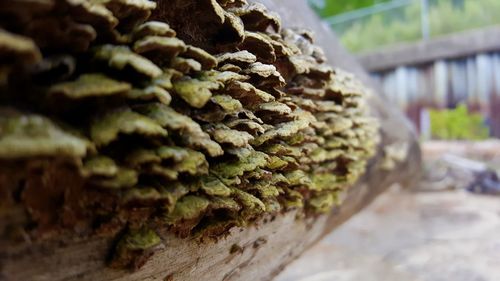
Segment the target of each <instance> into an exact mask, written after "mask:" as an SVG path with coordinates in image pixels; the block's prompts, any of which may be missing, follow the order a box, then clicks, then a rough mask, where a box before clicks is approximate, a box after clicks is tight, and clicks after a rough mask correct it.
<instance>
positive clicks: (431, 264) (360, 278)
mask: <svg viewBox="0 0 500 281" xmlns="http://www.w3.org/2000/svg"><path fill="white" fill-rule="evenodd" d="M439 145H441V144H439ZM431 146H432V145H431ZM445 147H453V146H445ZM499 147H500V146H499ZM434 148H435V147H433V149H434ZM424 151H426V153H425V154H426V155H428V151H429V146H428V145H427V146H426V147H424ZM431 151H433V152H432V155H433V156H436V154H435V151H434V150H431ZM497 151H500V149H499V150H497ZM441 152H442V151H441ZM469 152H470V151H469ZM427 158H428V157H427ZM327 280H328V281H379V280H382V281H417V280H418V281H420V280H421V281H498V280H500V197H498V196H488V195H478V194H473V193H469V192H467V191H465V190H464V189H452V190H450V189H444V190H439V191H429V190H427V191H418V190H412V191H409V190H402V189H401V188H399V187H392V188H391V189H390V190H389V191H388V192H386V193H385V194H383V195H381V196H380V197H379V198H377V199H376V200H375V202H373V203H372V204H371V205H370V206H369V207H368V208H366V209H365V210H363V211H362V212H360V213H359V214H358V215H356V216H355V217H353V218H352V219H351V220H349V221H348V222H347V223H345V224H344V225H343V226H341V227H340V228H338V229H337V230H336V231H335V232H333V233H331V234H330V235H328V236H327V237H325V238H324V239H323V240H322V241H321V242H320V243H318V244H317V245H315V246H314V247H313V248H311V249H309V250H308V251H307V252H306V253H305V254H304V255H303V256H302V257H301V258H300V259H298V260H296V261H295V262H294V263H292V264H290V265H289V266H288V267H287V268H286V269H285V271H284V272H282V273H281V274H280V275H279V276H278V277H277V278H276V279H275V281H327Z"/></svg>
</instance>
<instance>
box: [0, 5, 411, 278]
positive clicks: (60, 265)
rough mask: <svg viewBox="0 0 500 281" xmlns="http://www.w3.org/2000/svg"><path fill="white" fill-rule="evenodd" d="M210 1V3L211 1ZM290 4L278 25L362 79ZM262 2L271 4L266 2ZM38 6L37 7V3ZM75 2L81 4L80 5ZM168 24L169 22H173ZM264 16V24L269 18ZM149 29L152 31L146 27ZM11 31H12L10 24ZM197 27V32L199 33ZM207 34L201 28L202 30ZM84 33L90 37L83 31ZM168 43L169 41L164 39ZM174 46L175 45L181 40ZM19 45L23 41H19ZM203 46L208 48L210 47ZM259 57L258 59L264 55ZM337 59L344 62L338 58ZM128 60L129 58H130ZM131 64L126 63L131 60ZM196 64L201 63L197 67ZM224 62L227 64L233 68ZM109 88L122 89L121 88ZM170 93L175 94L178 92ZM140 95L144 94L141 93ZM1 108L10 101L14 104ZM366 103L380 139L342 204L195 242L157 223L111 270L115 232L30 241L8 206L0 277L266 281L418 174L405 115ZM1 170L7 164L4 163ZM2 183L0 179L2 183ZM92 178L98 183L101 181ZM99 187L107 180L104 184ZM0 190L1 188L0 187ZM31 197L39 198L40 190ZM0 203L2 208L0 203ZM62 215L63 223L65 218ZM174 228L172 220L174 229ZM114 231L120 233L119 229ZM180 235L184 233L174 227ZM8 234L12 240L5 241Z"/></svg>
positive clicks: (182, 64) (377, 101)
mask: <svg viewBox="0 0 500 281" xmlns="http://www.w3.org/2000/svg"><path fill="white" fill-rule="evenodd" d="M42 2H43V1H41V3H42ZM48 2H50V1H48ZM207 2H208V1H207ZM210 2H211V3H212V4H213V2H215V1H210ZM220 2H232V1H220ZM236 2H239V1H236ZM294 2H295V3H294V4H295V6H294V8H293V9H286V10H283V9H284V6H285V5H282V7H276V10H281V11H282V12H284V13H283V14H284V18H285V24H289V25H290V24H294V25H295V24H300V22H299V21H298V20H304V23H307V24H305V25H304V24H301V25H302V26H306V27H308V28H311V29H313V30H315V31H316V34H318V37H319V38H321V41H322V42H328V45H327V44H325V43H323V47H324V48H325V50H326V53H327V55H328V56H329V57H330V61H331V62H332V63H333V64H334V65H335V66H341V67H344V68H346V69H347V70H351V71H352V72H354V73H356V74H357V75H358V76H359V77H361V78H363V77H365V78H364V79H365V81H368V78H367V76H366V74H364V73H363V72H361V70H360V69H359V68H356V67H357V64H356V63H355V62H354V61H353V60H350V59H349V58H351V57H350V56H349V55H347V54H346V53H345V52H342V51H341V49H340V48H339V45H338V42H337V40H336V39H335V38H334V36H333V35H332V34H331V33H330V32H327V31H326V30H325V29H319V27H320V26H321V24H320V23H319V21H318V20H317V19H314V15H313V14H312V11H310V10H309V9H308V8H307V7H306V6H305V5H306V4H305V3H303V1H294ZM276 3H280V1H276ZM268 4H269V5H272V3H268ZM41 5H42V6H43V3H42V4H41ZM161 5H162V2H160V7H161ZM0 6H1V5H0ZM78 7H81V8H82V9H84V8H85V5H82V6H78ZM286 7H287V8H289V7H292V4H288V2H287V5H286ZM0 11H5V10H0ZM164 11H165V10H164ZM165 13H167V14H165V15H163V14H161V13H160V15H157V16H158V17H159V18H160V19H161V18H162V17H163V16H165V17H170V19H172V18H171V17H172V16H174V17H175V15H169V14H168V11H165ZM135 15H136V16H137V17H142V16H141V15H139V14H135ZM218 15H219V14H216V15H215V17H217V16H218ZM226 17H227V18H226V19H227V21H231V19H232V16H227V15H226ZM123 18H125V19H127V20H130V15H125V16H123ZM286 19H293V21H290V20H289V21H287V20H286ZM313 19H314V20H313ZM173 21H174V22H175V20H173ZM182 21H183V20H180V22H178V23H177V25H178V26H182V25H183V24H186V23H184V22H182ZM270 21H271V24H272V22H273V18H272V17H271V18H270ZM169 23H171V22H169ZM100 24H102V23H100ZM221 24H223V23H221ZM174 25H175V23H174ZM9 27H10V26H9ZM149 27H151V28H152V27H153V26H149ZM149 27H145V28H144V29H143V30H142V31H144V30H146V31H144V32H150V30H148V29H147V28H149ZM257 27H258V25H256V26H255V28H257ZM12 28H13V29H15V27H12ZM122 28H124V29H126V26H125V27H123V26H122ZM226 28H227V26H225V25H223V26H222V30H223V32H226V31H227V30H226ZM207 29H208V26H207ZM152 30H153V32H158V31H157V30H154V29H152ZM142 31H141V32H142ZM82 32H83V31H82ZM162 32H164V33H165V34H167V33H168V32H171V31H169V30H167V29H166V28H165V29H164V30H163V31H162ZM193 32H199V31H196V30H187V31H186V34H184V35H185V36H187V35H189V34H191V33H193ZM201 32H205V31H204V30H202V31H201ZM210 32H212V31H210ZM210 32H208V30H207V33H210ZM188 33H189V34H188ZM236 33H237V32H236ZM224 34H226V33H224ZM231 34H233V33H231ZM233 35H234V34H233ZM89 36H90V37H91V34H90V35H89ZM137 36H138V35H137ZM207 36H208V35H207ZM210 36H211V35H210ZM90 37H89V38H90ZM186 38H187V37H186ZM121 39H123V38H121ZM121 39H120V40H121ZM191 39H193V41H194V43H197V45H198V46H203V45H204V44H206V42H203V41H199V42H198V41H196V38H191ZM124 40H125V39H124ZM170 41H175V40H170ZM170 41H169V43H172V42H170ZM23 43H25V42H23ZM44 43H45V44H47V45H49V46H50V44H51V42H44ZM65 43H67V44H68V46H71V47H75V48H77V49H78V48H84V47H82V46H81V45H80V43H81V42H65ZM143 43H144V44H145V45H141V46H142V47H144V46H146V47H144V48H150V47H151V46H150V45H149V47H148V45H147V44H146V43H147V42H143ZM174 43H176V44H177V43H178V42H177V41H175V42H174ZM178 44H179V45H180V44H181V43H178ZM25 45H29V44H28V43H26V44H25ZM141 46H140V47H141ZM169 46H171V45H169ZM28 47H29V46H28ZM204 47H206V48H208V49H209V48H210V46H204ZM331 48H334V49H335V50H337V51H336V52H335V53H333V54H332V52H330V51H329V50H331ZM139 49H141V48H139ZM0 50H1V49H0ZM100 51H101V52H99V55H100V57H99V56H98V57H97V59H101V58H102V57H106V56H108V55H109V54H108V53H107V49H101V50H100ZM194 53H196V54H197V55H198V56H201V57H209V56H205V54H204V53H203V52H201V51H199V50H198V52H195V51H193V52H191V53H190V54H191V56H194V55H193V54H194ZM200 54H202V55H200ZM111 55H113V54H111ZM127 56H129V57H128V58H130V57H132V55H130V54H127ZM262 56H265V54H263V55H262ZM34 59H35V58H34ZM121 59H123V57H121ZM232 59H233V60H234V58H232ZM243 59H244V58H243ZM229 60H231V58H229ZM116 61H118V59H116V60H115V61H114V62H116ZM341 61H343V62H344V63H340V62H341ZM135 62H136V63H137V61H135ZM204 62H205V63H207V64H209V63H210V59H207V60H204ZM141 63H142V65H144V61H140V63H137V64H141ZM176 63H178V64H177V67H179V68H178V69H180V70H182V69H184V68H197V67H198V65H197V64H196V63H193V62H192V61H187V60H183V61H177V62H176ZM131 64H132V65H134V63H131ZM137 64H135V66H137ZM63 66H64V61H63ZM199 67H204V66H202V65H201V64H200V66H199ZM228 67H231V69H235V68H237V67H238V66H236V67H234V66H228ZM129 71H130V70H129ZM141 71H142V74H147V75H149V74H150V73H153V74H154V72H155V71H157V69H156V68H154V67H149V68H147V69H146V70H144V69H141ZM189 71H191V70H189ZM189 71H187V72H189ZM2 75H3V73H2ZM93 78H95V77H93ZM87 79H88V77H87ZM0 84H1V83H0ZM112 85H113V86H116V87H118V86H120V87H124V85H114V84H112ZM125 87H126V85H125ZM61 89H62V90H61ZM65 89H67V88H60V89H58V91H60V92H64V91H66V90H65ZM58 91H55V93H59V92H58ZM178 92H182V91H180V90H178ZM80 94H81V92H80ZM87 94H88V93H87ZM136 94H137V93H136ZM141 94H142V93H141ZM155 95H157V96H156V97H157V98H159V99H160V100H161V99H163V101H165V99H167V98H166V97H167V95H165V94H164V92H162V91H159V94H158V92H156V93H155ZM191 97H192V96H183V98H184V99H185V101H186V102H188V103H191V104H192V105H193V106H195V107H198V106H201V105H200V104H199V100H197V99H192V98H191ZM147 98H149V96H148V97H147ZM8 105H14V103H13V104H8ZM368 105H369V107H370V110H371V115H372V116H374V117H375V118H376V119H377V120H378V121H379V123H380V125H381V130H380V137H381V140H380V143H379V145H378V147H377V152H376V154H375V156H374V157H373V158H372V159H371V160H370V162H369V163H368V165H367V168H366V172H365V173H364V174H363V176H362V177H361V178H360V179H358V181H357V183H356V184H354V185H353V186H350V187H349V188H348V189H347V190H346V192H345V193H342V195H341V196H342V198H340V201H342V204H340V205H339V206H338V207H334V208H333V209H332V210H331V211H330V212H328V213H326V214H314V215H308V216H304V214H303V212H302V211H301V210H297V209H295V210H291V211H287V212H278V213H269V214H265V215H263V216H261V217H258V219H256V220H255V221H253V222H252V223H251V224H249V225H247V226H237V227H232V228H229V229H228V230H227V232H224V233H223V235H220V236H217V237H216V239H215V241H213V240H209V241H206V240H200V239H199V237H193V236H190V235H179V232H175V231H174V232H173V231H172V227H162V226H158V227H156V228H155V229H154V232H155V235H157V236H158V238H159V240H161V243H160V244H155V247H154V255H152V256H149V253H146V256H147V257H145V259H144V260H142V259H141V260H140V261H139V262H138V263H139V264H138V266H137V267H138V268H137V269H138V270H135V271H131V270H130V269H129V268H119V269H117V268H112V267H110V256H109V255H110V253H111V252H112V251H113V249H115V248H116V247H117V240H116V238H115V237H110V236H105V235H104V236H99V235H92V236H88V235H75V234H74V233H64V234H58V235H57V236H56V238H53V239H36V238H38V237H35V236H28V237H26V236H25V235H26V233H25V232H24V231H21V232H18V231H19V230H18V229H11V228H10V227H11V226H12V225H15V222H16V219H19V220H23V219H24V216H26V214H25V213H26V211H25V210H22V209H21V210H17V209H12V208H11V209H9V210H8V211H6V212H5V211H3V212H2V218H4V223H3V224H2V230H3V235H2V236H1V237H0V245H1V246H2V250H1V252H0V279H3V280H61V281H62V280H270V279H272V277H273V276H274V275H275V274H277V273H278V272H279V271H280V270H281V269H282V268H283V267H284V266H286V264H287V263H289V262H290V261H291V260H293V259H294V258H296V257H297V256H299V255H300V253H301V252H303V251H304V250H305V249H307V248H308V247H309V246H311V245H312V244H314V243H315V242H316V241H318V239H320V238H321V237H322V236H323V235H325V234H327V233H329V232H330V231H332V230H333V229H334V228H335V227H337V226H339V225H340V224H341V223H342V222H344V221H345V220H347V219H348V218H349V217H351V216H352V215H354V214H355V213H356V212H358V211H359V210H360V209H362V208H363V207H364V206H366V205H368V204H369V203H370V202H371V201H372V200H373V199H374V198H375V197H376V196H377V195H378V194H379V193H381V192H383V191H384V190H385V189H386V188H387V187H389V186H390V185H392V184H395V183H401V184H403V185H409V184H411V182H412V180H413V179H415V177H416V175H417V174H418V172H419V167H420V151H419V147H418V143H417V141H416V138H415V136H414V133H413V131H412V130H411V128H410V126H408V124H407V122H406V121H405V120H406V119H405V118H404V117H403V116H402V114H401V113H400V112H398V111H397V110H395V109H394V108H393V107H391V106H390V105H388V104H387V103H385V101H383V99H381V98H380V97H379V96H377V95H374V94H372V95H370V96H369V99H368ZM155 132H157V133H158V134H160V135H161V134H163V131H161V130H157V131H155ZM98 140H99V141H100V142H101V143H102V144H107V143H108V142H110V141H109V140H108V134H105V135H104V137H100V138H98ZM3 164H4V167H7V165H13V164H12V163H11V162H8V161H7V162H3ZM9 168H11V167H10V166H9ZM12 168H13V169H11V170H9V169H7V171H8V172H5V170H3V171H2V173H3V174H2V175H1V176H2V179H3V180H5V179H7V180H8V178H9V177H10V176H12V175H15V172H13V170H16V168H17V167H15V166H12ZM99 172H100V173H106V172H109V171H108V170H106V171H105V172H103V171H102V170H101V171H99ZM9 173H12V174H9ZM77 178H78V177H77V176H75V179H77ZM7 180H5V181H0V182H6V181H7ZM100 183H101V184H102V181H101V182H100ZM42 184H43V183H40V185H42ZM106 184H110V183H109V182H106ZM113 184H115V182H113ZM1 188H5V187H4V186H2V187H1ZM35 194H36V193H35ZM39 195H40V196H41V197H43V195H44V194H39ZM33 200H35V201H36V200H37V199H36V198H34V199H33ZM7 207H10V206H9V205H7ZM49 208H50V206H49ZM2 210H3V209H2ZM28 211H29V210H28ZM6 213H7V215H6ZM7 220H8V221H9V222H10V224H9V225H8V226H5V225H4V224H5V221H7ZM69 220H71V218H70V219H69ZM139 220H140V219H139ZM12 222H14V223H12ZM66 223H70V222H66ZM175 226H176V225H175V224H174V227H175ZM181 226H183V225H181ZM120 231H124V230H123V229H121V230H120ZM180 234H185V233H184V232H183V231H181V232H180ZM180 236H181V237H180ZM186 236H187V237H186ZM13 237H14V238H15V239H13ZM34 238H35V239H34ZM141 238H142V237H141ZM19 240H20V241H19ZM148 250H149V249H148ZM142 254H144V253H142ZM151 254H152V253H151Z"/></svg>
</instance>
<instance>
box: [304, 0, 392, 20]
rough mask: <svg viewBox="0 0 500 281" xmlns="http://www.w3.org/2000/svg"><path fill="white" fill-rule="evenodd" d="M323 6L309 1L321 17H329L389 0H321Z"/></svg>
mask: <svg viewBox="0 0 500 281" xmlns="http://www.w3.org/2000/svg"><path fill="white" fill-rule="evenodd" d="M323 1H324V2H323V3H324V6H323V7H317V6H316V5H314V3H315V2H316V1H310V2H311V4H312V6H313V8H315V9H316V10H317V12H318V14H319V15H320V16H321V17H331V16H335V15H338V14H342V13H346V12H350V11H354V10H358V9H361V8H366V7H370V6H373V5H375V4H378V3H383V2H389V1H391V0H349V1H339V0H323Z"/></svg>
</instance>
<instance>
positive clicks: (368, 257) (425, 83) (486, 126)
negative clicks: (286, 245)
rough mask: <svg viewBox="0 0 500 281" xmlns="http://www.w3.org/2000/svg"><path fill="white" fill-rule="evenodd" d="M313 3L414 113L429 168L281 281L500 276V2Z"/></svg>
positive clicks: (458, 280) (492, 279)
mask: <svg viewBox="0 0 500 281" xmlns="http://www.w3.org/2000/svg"><path fill="white" fill-rule="evenodd" d="M308 3H309V4H310V6H311V7H312V8H313V9H314V10H315V11H316V13H317V14H318V16H320V17H321V18H322V20H323V21H324V23H325V24H326V25H328V26H329V27H330V28H331V29H332V30H334V31H335V33H336V34H337V36H338V37H339V38H340V40H341V42H342V43H343V45H344V47H345V48H347V49H348V50H349V51H350V52H351V53H353V54H354V55H355V56H356V57H357V59H358V61H359V62H360V64H361V65H362V66H363V67H364V68H365V69H366V70H367V71H368V72H369V73H370V75H371V76H372V77H373V78H374V80H375V81H376V82H378V85H379V88H380V89H381V91H382V94H383V95H385V96H386V97H387V99H388V100H389V101H390V102H391V103H393V104H394V105H395V106H398V107H399V108H400V109H401V110H402V111H403V112H405V113H406V115H407V116H408V118H409V120H411V122H412V123H413V125H414V127H415V129H416V132H417V133H418V135H419V138H420V140H421V147H422V152H423V153H422V154H423V160H424V161H423V162H424V169H423V174H422V176H421V179H420V183H419V184H417V186H415V187H412V188H410V189H409V188H408V187H404V186H393V187H392V188H391V189H390V191H389V192H386V193H385V194H383V195H382V196H380V197H379V198H377V199H376V201H375V202H374V203H373V204H372V205H371V206H370V207H368V208H366V209H365V210H363V211H362V212H361V213H359V214H358V215H356V216H355V217H354V218H353V219H351V220H349V221H348V222H347V223H345V224H344V225H343V226H341V227H340V228H339V229H338V230H337V231H335V232H333V233H332V234H330V235H329V236H327V237H326V238H325V239H324V240H322V241H321V242H320V243H319V244H318V245H316V246H315V247H313V248H312V249H310V250H309V251H308V252H307V253H306V254H305V255H304V256H302V257H301V258H300V259H299V260H297V261H296V262H294V263H293V264H291V265H290V266H289V267H288V268H287V269H286V270H285V271H284V272H283V273H282V274H281V275H280V276H278V278H277V279H276V281H326V280H332V281H344V280H345V281H371V280H373V281H378V280H383V281H406V280H411V281H413V280H415V281H417V280H422V281H497V280H500V268H499V267H498V265H499V264H500V236H499V235H498V233H500V200H499V199H500V197H499V195H500V180H499V176H498V175H499V172H500V140H499V138H500V0H349V1H347V0H345V1H340V0H309V1H308ZM316 36H317V37H320V36H321V34H316ZM333 64H335V62H333Z"/></svg>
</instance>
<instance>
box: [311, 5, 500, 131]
mask: <svg viewBox="0 0 500 281" xmlns="http://www.w3.org/2000/svg"><path fill="white" fill-rule="evenodd" d="M309 2H310V5H311V6H312V7H313V8H314V10H316V12H317V13H318V14H319V15H320V16H321V17H322V18H323V20H324V21H325V23H327V24H328V25H329V26H330V27H331V28H332V29H333V30H334V31H335V32H336V33H337V35H338V36H339V38H340V39H341V41H342V43H343V44H344V46H345V47H346V48H347V49H349V50H350V51H351V52H354V53H355V54H357V56H358V58H359V60H360V62H361V63H362V65H363V66H364V67H365V68H366V69H367V70H368V71H369V72H370V73H371V74H372V75H373V77H374V78H375V79H376V80H378V81H379V82H380V84H381V86H382V88H383V90H384V94H385V95H386V96H387V97H388V98H389V99H390V100H391V101H392V102H394V103H395V104H397V105H399V106H400V107H401V109H403V111H404V112H406V114H407V115H408V117H409V118H410V119H411V120H412V122H413V123H414V124H415V127H416V128H417V130H418V132H419V133H420V135H421V137H422V138H423V139H425V140H427V139H472V140H481V139H487V138H489V137H497V138H498V137H500V26H499V24H500V1H498V0H393V1H390V0H349V1H335V0H310V1H309Z"/></svg>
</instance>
